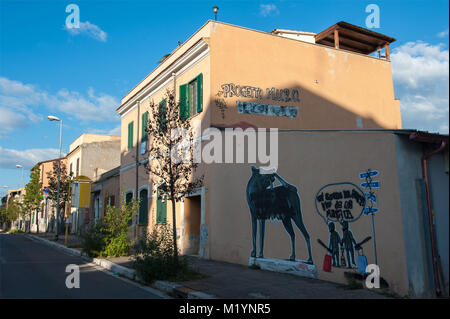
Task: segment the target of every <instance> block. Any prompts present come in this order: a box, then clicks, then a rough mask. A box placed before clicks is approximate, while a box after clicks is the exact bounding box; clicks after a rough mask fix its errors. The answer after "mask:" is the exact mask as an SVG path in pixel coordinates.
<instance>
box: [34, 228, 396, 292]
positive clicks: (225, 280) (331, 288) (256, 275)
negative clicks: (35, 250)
mask: <svg viewBox="0 0 450 319" xmlns="http://www.w3.org/2000/svg"><path fill="white" fill-rule="evenodd" d="M32 235H33V236H38V237H39V238H40V240H44V241H51V240H53V238H54V234H51V233H50V234H45V233H41V234H39V235H37V234H32ZM60 237H61V236H60ZM80 242H81V241H80V239H79V238H77V236H74V235H70V236H69V246H70V245H77V244H79V243H80ZM63 244H64V237H62V238H60V239H59V240H58V243H54V242H53V244H52V246H54V247H59V248H60V249H64V250H71V251H73V252H74V253H76V254H78V255H81V249H79V248H76V249H69V248H66V247H65V246H64V245H63ZM84 258H86V257H84ZM89 259H90V258H89ZM188 260H189V264H190V266H191V267H192V268H193V269H194V270H196V271H197V272H200V273H202V274H205V275H207V276H208V277H207V278H202V279H196V280H191V281H185V282H177V283H174V282H165V281H157V282H155V283H154V284H153V285H152V287H154V288H157V289H159V290H162V291H164V292H165V293H168V294H170V295H174V296H177V297H179V298H225V299H266V298H267V299H385V298H388V297H386V296H384V295H381V294H379V293H376V292H373V291H369V290H368V289H355V290H350V289H346V286H345V285H340V284H336V283H332V282H327V281H322V280H318V279H310V278H304V277H298V276H295V275H290V274H283V273H276V272H271V271H266V270H260V269H250V268H249V267H246V266H242V265H237V264H231V263H226V262H220V261H213V260H206V259H202V258H198V257H196V256H188ZM92 262H94V263H96V264H97V265H99V266H101V267H103V268H105V269H108V270H110V271H112V272H114V273H116V274H120V275H123V276H125V277H127V278H130V279H135V273H134V270H133V269H132V261H131V257H116V258H106V259H100V258H94V259H92Z"/></svg>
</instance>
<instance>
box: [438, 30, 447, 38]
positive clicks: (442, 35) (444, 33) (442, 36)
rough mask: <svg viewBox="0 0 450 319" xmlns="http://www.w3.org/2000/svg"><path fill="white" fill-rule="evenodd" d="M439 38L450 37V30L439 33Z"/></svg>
mask: <svg viewBox="0 0 450 319" xmlns="http://www.w3.org/2000/svg"><path fill="white" fill-rule="evenodd" d="M437 36H438V38H445V37H446V36H448V28H447V29H446V30H444V31H442V32H439V33H438V34H437Z"/></svg>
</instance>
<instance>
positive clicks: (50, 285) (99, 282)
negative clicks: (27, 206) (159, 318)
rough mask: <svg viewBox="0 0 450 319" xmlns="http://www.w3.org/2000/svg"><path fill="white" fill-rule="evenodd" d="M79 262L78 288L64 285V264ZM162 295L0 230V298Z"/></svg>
mask: <svg viewBox="0 0 450 319" xmlns="http://www.w3.org/2000/svg"><path fill="white" fill-rule="evenodd" d="M71 264H72V265H78V266H79V270H80V277H79V278H80V281H79V282H80V288H71V289H69V288H67V286H66V278H67V276H69V275H71V273H70V272H66V266H67V265H71ZM162 297H164V295H163V294H161V293H159V292H158V291H157V290H154V289H152V288H149V287H143V286H140V285H139V284H136V283H134V282H131V281H129V280H126V279H123V278H120V277H117V276H115V275H113V274H111V273H108V272H106V271H104V270H101V269H100V268H99V267H98V266H96V265H93V264H91V263H86V262H85V261H83V260H82V259H81V258H80V257H77V256H72V255H68V254H66V253H64V252H62V251H59V250H58V249H56V248H52V247H49V246H46V245H44V244H42V243H39V242H36V241H33V240H31V239H29V238H28V237H26V236H24V235H20V234H4V233H0V299H2V298H3V299H4V298H27V299H28V298H63V299H66V298H67V299H70V298H102V299H103V298H108V299H110V298H139V299H143V298H147V299H158V298H162Z"/></svg>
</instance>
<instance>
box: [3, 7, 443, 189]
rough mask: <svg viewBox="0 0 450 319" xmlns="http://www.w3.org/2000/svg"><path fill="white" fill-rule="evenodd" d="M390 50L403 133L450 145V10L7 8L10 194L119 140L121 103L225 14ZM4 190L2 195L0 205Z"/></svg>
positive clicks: (242, 21)
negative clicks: (339, 30) (72, 158)
mask: <svg viewBox="0 0 450 319" xmlns="http://www.w3.org/2000/svg"><path fill="white" fill-rule="evenodd" d="M71 3H74V4H77V5H78V7H79V9H80V21H81V29H80V32H78V33H74V32H70V30H67V29H66V28H65V21H66V17H67V16H68V15H69V13H66V12H65V9H66V6H67V5H69V4H71ZM369 4H376V5H378V6H379V8H380V28H379V29H374V31H376V32H380V33H384V34H387V35H389V36H392V37H394V38H396V39H397V41H396V42H395V43H393V44H392V45H391V54H392V69H393V77H394V83H395V84H394V86H395V92H396V96H397V97H399V98H400V99H401V105H402V118H403V126H404V128H417V129H423V130H428V131H432V132H441V133H446V134H448V123H449V122H448V96H449V93H448V83H449V80H448V77H449V72H448V63H449V58H448V55H449V52H448V39H449V36H448V30H449V20H448V9H449V8H448V7H449V3H448V1H438V0H433V1H398V0H397V1H392V0H391V1H359V0H358V1H356V0H355V1H350V0H347V1H338V0H330V1H325V0H324V1H320V0H317V1H299V0H292V1H288V0H267V1H265V0H263V1H256V0H255V1H225V0H214V1H212V0H205V1H200V0H190V1H174V0H166V1H148V0H147V1H75V0H72V1H56V0H55V1H37V0H36V1H4V0H0V187H1V186H4V185H6V186H9V187H10V188H13V187H18V186H20V184H21V172H20V170H19V169H17V168H15V165H16V164H23V165H24V166H25V169H26V170H25V183H26V182H27V181H28V179H29V169H30V168H31V166H32V165H33V163H36V162H38V161H40V160H45V159H50V158H53V157H57V154H58V150H57V148H58V143H59V126H58V124H57V123H56V122H49V121H48V120H47V115H49V114H52V115H55V116H58V117H60V118H62V119H63V121H64V127H63V153H66V152H68V149H69V144H70V143H71V142H72V141H73V140H74V139H75V138H77V137H78V136H79V135H80V134H82V133H85V132H90V133H101V134H111V133H112V134H119V131H118V127H119V124H120V122H119V117H118V115H117V114H116V113H115V109H116V108H117V106H118V105H119V104H120V99H121V98H122V97H123V96H124V95H125V94H126V93H127V92H128V91H129V90H130V89H131V88H132V87H133V86H134V85H136V84H137V83H138V82H139V81H141V80H142V79H143V78H144V77H145V76H146V75H147V74H148V73H150V72H151V71H152V70H153V69H154V68H155V67H156V66H157V65H158V61H159V60H160V58H161V57H162V56H164V55H165V54H167V53H170V52H171V51H172V50H173V49H175V48H176V46H177V41H181V42H183V41H185V40H186V39H187V38H188V37H189V36H190V35H192V34H193V33H194V32H195V31H196V30H198V29H199V28H200V27H201V26H202V25H203V24H204V23H205V22H206V21H207V20H208V19H212V18H213V12H212V6H213V5H217V6H219V14H218V20H219V21H223V22H227V23H231V24H236V25H240V26H245V27H248V28H252V29H257V30H262V31H268V32H270V31H271V30H273V29H274V28H282V29H293V30H303V31H311V32H320V31H322V30H324V29H326V28H327V27H329V26H331V25H332V24H334V23H336V22H338V21H342V20H344V21H347V22H349V23H352V24H356V25H359V26H362V27H365V20H366V17H367V16H368V15H369V13H366V12H365V8H366V6H367V5H369ZM4 194H5V189H4V188H0V195H4Z"/></svg>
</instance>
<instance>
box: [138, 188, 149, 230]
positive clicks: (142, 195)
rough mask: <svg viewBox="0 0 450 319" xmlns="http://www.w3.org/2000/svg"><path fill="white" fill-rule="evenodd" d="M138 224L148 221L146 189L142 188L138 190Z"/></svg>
mask: <svg viewBox="0 0 450 319" xmlns="http://www.w3.org/2000/svg"><path fill="white" fill-rule="evenodd" d="M139 199H140V202H139V225H147V223H148V191H147V190H146V189H143V190H141V191H140V192H139Z"/></svg>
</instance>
